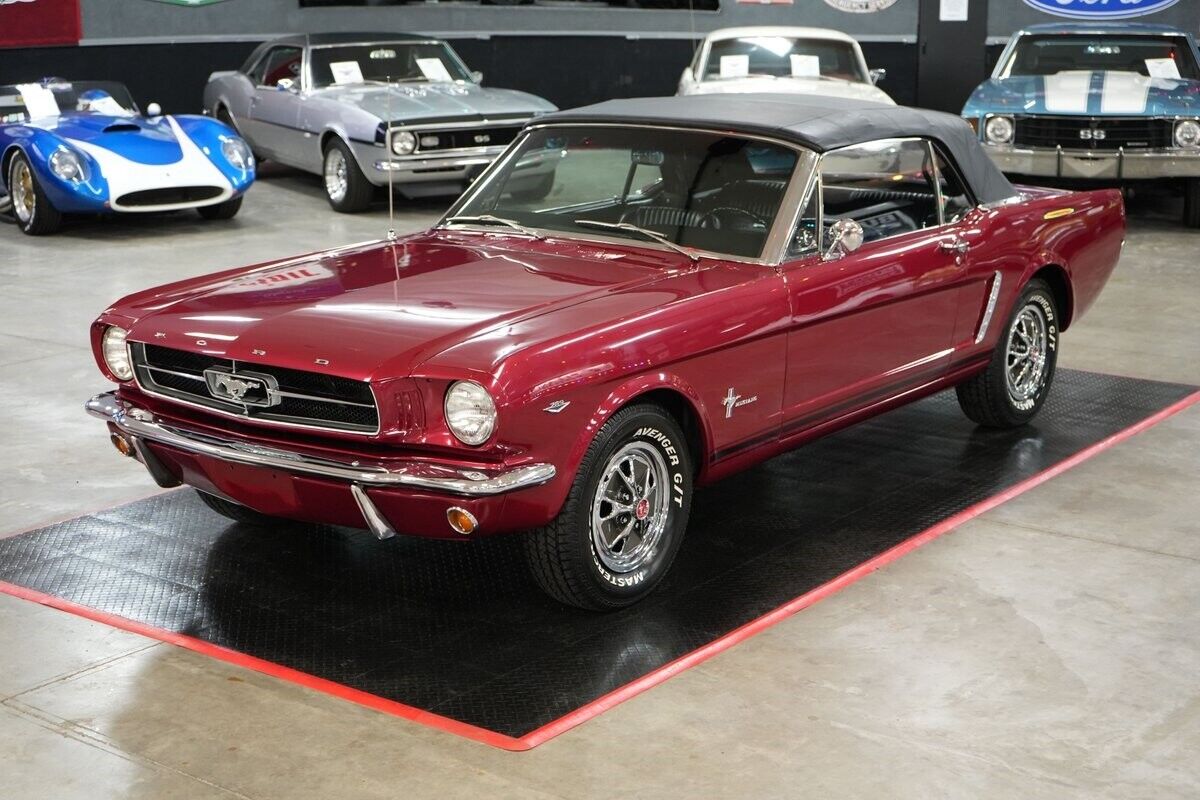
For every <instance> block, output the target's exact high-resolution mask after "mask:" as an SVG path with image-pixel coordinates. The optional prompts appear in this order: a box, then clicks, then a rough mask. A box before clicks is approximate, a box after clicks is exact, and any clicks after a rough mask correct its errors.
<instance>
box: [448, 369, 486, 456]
mask: <svg viewBox="0 0 1200 800" xmlns="http://www.w3.org/2000/svg"><path fill="white" fill-rule="evenodd" d="M446 425H448V426H449V428H450V432H451V433H453V434H454V435H455V436H456V437H457V438H458V440H459V441H461V442H462V443H463V444H483V443H484V442H486V441H487V440H488V437H489V436H491V435H492V431H494V430H495V429H496V404H495V403H494V402H492V396H491V395H490V394H488V392H487V389H484V388H483V387H482V386H480V385H479V384H478V383H475V381H458V382H456V383H454V384H452V385H451V386H450V391H448V392H446Z"/></svg>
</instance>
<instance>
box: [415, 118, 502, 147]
mask: <svg viewBox="0 0 1200 800" xmlns="http://www.w3.org/2000/svg"><path fill="white" fill-rule="evenodd" d="M520 131H521V126H520V125H504V126H494V127H484V128H451V129H448V130H440V131H439V130H423V131H413V133H415V134H416V136H417V141H419V142H420V144H419V145H418V147H417V152H418V153H439V152H442V151H443V150H466V149H469V148H472V147H496V146H498V145H506V144H509V143H510V142H512V140H513V139H515V138H517V134H518V133H519V132H520ZM432 137H436V138H437V143H436V144H427V142H430V141H431V140H432Z"/></svg>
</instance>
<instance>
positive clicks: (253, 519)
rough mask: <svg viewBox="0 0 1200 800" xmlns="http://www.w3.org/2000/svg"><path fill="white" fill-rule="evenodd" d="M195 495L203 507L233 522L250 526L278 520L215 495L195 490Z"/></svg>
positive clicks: (268, 523) (267, 523)
mask: <svg viewBox="0 0 1200 800" xmlns="http://www.w3.org/2000/svg"><path fill="white" fill-rule="evenodd" d="M196 494H198V495H200V500H201V501H203V503H204V505H206V506H208V507H209V508H211V509H212V510H213V511H215V512H217V513H218V514H220V515H221V516H222V517H227V518H229V519H231V520H233V521H234V522H245V523H247V524H250V525H270V524H271V523H273V522H277V521H278V520H276V519H275V517H272V516H270V515H268V514H261V513H259V512H257V511H255V510H254V509H252V508H246V507H245V506H243V505H239V504H237V503H234V502H233V501H231V500H226V499H225V498H223V497H217V496H216V495H215V494H209V493H208V492H202V491H200V490H199V489H197V490H196Z"/></svg>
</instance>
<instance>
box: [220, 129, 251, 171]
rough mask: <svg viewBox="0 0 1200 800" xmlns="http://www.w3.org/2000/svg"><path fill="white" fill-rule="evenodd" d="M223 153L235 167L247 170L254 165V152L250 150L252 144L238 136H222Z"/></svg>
mask: <svg viewBox="0 0 1200 800" xmlns="http://www.w3.org/2000/svg"><path fill="white" fill-rule="evenodd" d="M221 155H222V156H223V157H224V158H225V160H226V161H227V162H229V164H230V165H231V166H233V167H234V168H235V169H240V170H242V171H247V170H250V169H252V168H253V167H254V154H253V153H252V152H250V146H249V145H247V144H246V143H245V142H244V141H242V140H241V139H238V138H236V137H233V136H222V137H221Z"/></svg>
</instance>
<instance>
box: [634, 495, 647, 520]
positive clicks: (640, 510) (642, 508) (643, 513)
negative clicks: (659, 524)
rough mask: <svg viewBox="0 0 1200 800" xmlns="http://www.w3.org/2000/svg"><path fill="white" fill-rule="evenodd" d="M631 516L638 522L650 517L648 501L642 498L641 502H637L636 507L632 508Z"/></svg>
mask: <svg viewBox="0 0 1200 800" xmlns="http://www.w3.org/2000/svg"><path fill="white" fill-rule="evenodd" d="M633 515H634V516H635V517H637V518H638V519H639V520H643V519H645V518H646V517H648V516H650V501H649V500H647V499H646V498H644V497H643V498H642V499H641V500H638V501H637V505H636V506H634V507H633Z"/></svg>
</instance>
